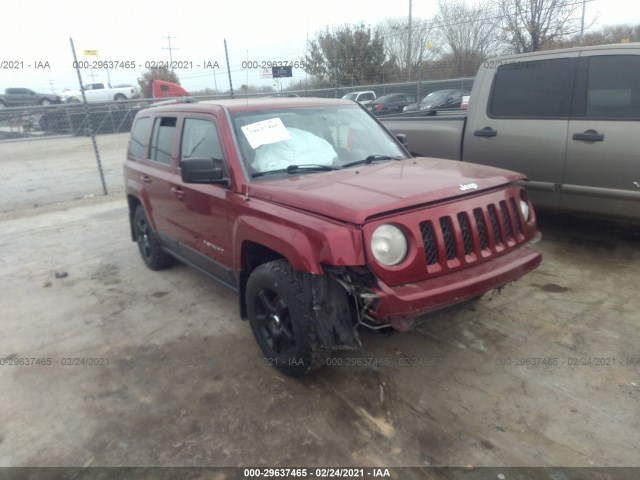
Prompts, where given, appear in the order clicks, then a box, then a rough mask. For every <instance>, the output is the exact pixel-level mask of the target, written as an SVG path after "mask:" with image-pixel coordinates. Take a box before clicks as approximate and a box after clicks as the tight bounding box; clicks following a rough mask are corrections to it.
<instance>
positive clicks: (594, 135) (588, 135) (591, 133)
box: [573, 130, 604, 142]
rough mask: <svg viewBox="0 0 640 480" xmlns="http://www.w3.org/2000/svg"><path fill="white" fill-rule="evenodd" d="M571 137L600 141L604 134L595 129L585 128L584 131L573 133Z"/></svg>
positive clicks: (584, 140) (587, 140) (585, 140)
mask: <svg viewBox="0 0 640 480" xmlns="http://www.w3.org/2000/svg"><path fill="white" fill-rule="evenodd" d="M573 139H574V140H579V141H581V142H601V141H603V140H604V134H603V133H598V132H596V131H595V130H587V131H586V132H584V133H574V134H573Z"/></svg>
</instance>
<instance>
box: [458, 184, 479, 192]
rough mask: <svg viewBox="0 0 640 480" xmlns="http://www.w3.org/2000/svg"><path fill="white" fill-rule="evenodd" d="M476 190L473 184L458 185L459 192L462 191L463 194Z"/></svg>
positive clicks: (476, 187) (476, 186)
mask: <svg viewBox="0 0 640 480" xmlns="http://www.w3.org/2000/svg"><path fill="white" fill-rule="evenodd" d="M477 189H478V185H476V184H475V183H467V184H466V185H460V190H462V191H463V192H466V191H467V190H477Z"/></svg>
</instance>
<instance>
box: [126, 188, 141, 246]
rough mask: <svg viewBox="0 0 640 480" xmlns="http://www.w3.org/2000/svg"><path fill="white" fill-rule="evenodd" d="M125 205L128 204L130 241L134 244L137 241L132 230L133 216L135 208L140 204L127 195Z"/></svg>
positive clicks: (136, 199)
mask: <svg viewBox="0 0 640 480" xmlns="http://www.w3.org/2000/svg"><path fill="white" fill-rule="evenodd" d="M127 203H128V204H129V228H130V229H131V240H133V241H134V242H135V241H136V240H137V238H136V234H135V229H134V228H133V214H134V213H135V211H136V207H137V206H138V205H141V204H142V202H141V201H140V199H138V198H137V197H134V196H133V195H127Z"/></svg>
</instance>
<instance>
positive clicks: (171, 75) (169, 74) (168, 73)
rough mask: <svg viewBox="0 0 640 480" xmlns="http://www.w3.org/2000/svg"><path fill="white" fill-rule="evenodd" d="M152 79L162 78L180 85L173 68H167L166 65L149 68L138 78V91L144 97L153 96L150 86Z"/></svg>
mask: <svg viewBox="0 0 640 480" xmlns="http://www.w3.org/2000/svg"><path fill="white" fill-rule="evenodd" d="M153 80H164V81H166V82H172V83H176V84H178V85H180V79H179V78H178V75H176V72H174V71H173V70H169V69H168V68H167V67H158V68H149V69H147V71H146V72H144V73H143V74H142V75H141V76H140V77H139V78H138V85H140V91H141V92H142V95H143V96H144V97H145V98H151V97H153V91H152V88H151V82H152V81H153Z"/></svg>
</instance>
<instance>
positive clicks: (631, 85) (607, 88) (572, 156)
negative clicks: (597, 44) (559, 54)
mask: <svg viewBox="0 0 640 480" xmlns="http://www.w3.org/2000/svg"><path fill="white" fill-rule="evenodd" d="M611 53H612V51H611V50H605V49H603V50H589V51H584V52H582V55H581V58H580V66H579V75H578V79H577V83H576V95H575V105H574V115H573V117H574V118H572V119H571V120H570V122H569V144H568V149H567V162H566V171H565V178H564V184H563V186H562V195H561V199H560V202H561V207H562V208H563V209H568V210H575V211H587V212H596V213H601V214H605V215H614V216H616V217H627V218H632V219H636V220H640V51H639V50H635V51H634V50H632V51H628V52H625V53H624V54H622V53H620V54H616V55H612V54H611Z"/></svg>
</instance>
